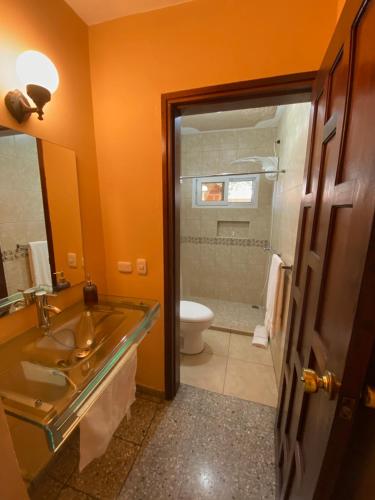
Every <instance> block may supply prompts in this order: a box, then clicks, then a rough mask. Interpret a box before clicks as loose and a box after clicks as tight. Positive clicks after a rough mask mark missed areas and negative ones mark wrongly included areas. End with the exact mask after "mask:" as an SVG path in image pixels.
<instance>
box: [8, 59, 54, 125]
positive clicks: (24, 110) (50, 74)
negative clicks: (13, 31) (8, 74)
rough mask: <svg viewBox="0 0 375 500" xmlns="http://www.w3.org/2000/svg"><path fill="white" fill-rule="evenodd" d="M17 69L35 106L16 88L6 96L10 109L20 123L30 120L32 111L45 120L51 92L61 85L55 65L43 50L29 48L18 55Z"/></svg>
mask: <svg viewBox="0 0 375 500" xmlns="http://www.w3.org/2000/svg"><path fill="white" fill-rule="evenodd" d="M16 70H17V74H18V77H19V79H20V81H21V82H22V83H23V84H24V85H25V86H26V92H27V95H28V96H29V97H30V98H31V99H32V101H33V102H34V104H35V106H30V103H29V101H28V99H27V97H26V96H25V95H24V94H23V93H22V92H21V91H20V90H18V89H16V90H11V91H10V92H8V93H7V95H6V96H5V105H6V107H7V109H8V111H9V112H10V114H11V115H12V116H13V117H14V118H15V119H16V120H17V121H18V123H22V122H24V121H26V120H28V119H29V118H30V115H31V114H32V113H37V115H38V119H39V120H43V115H44V111H43V107H44V106H45V105H46V104H47V102H49V101H50V100H51V94H52V93H53V92H54V91H55V90H56V89H57V87H58V85H59V74H58V72H57V69H56V67H55V65H54V64H53V62H52V61H51V60H50V59H49V58H48V57H47V56H45V55H44V54H42V53H41V52H37V51H35V50H27V51H26V52H23V53H22V54H20V55H19V56H18V58H17V61H16Z"/></svg>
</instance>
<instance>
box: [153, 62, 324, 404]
mask: <svg viewBox="0 0 375 500" xmlns="http://www.w3.org/2000/svg"><path fill="white" fill-rule="evenodd" d="M314 78H315V73H311V72H310V73H303V74H296V75H288V76H285V77H277V78H270V79H263V80H257V81H250V82H240V83H236V84H228V85H223V86H217V87H212V88H204V89H195V90H191V91H186V92H185V91H184V92H177V93H173V94H166V95H163V96H162V111H163V145H164V150H163V163H164V170H163V171H164V222H165V228H166V231H165V240H164V259H165V262H168V266H165V379H166V396H167V398H169V399H172V398H173V397H174V396H175V394H176V392H177V390H178V387H179V384H180V335H179V329H180V325H179V318H180V298H181V296H182V294H181V284H180V266H181V249H180V241H181V235H182V234H181V231H180V216H181V203H182V198H181V183H180V182H181V180H180V177H181V175H182V172H181V167H182V165H181V148H183V147H184V145H183V140H181V137H182V135H181V128H182V127H183V121H184V120H187V119H188V118H187V117H190V119H192V118H193V117H194V116H197V115H206V116H208V114H210V113H218V112H222V113H224V112H228V111H236V110H246V109H247V110H254V109H261V108H263V109H266V108H270V109H273V110H274V112H276V109H277V107H278V106H287V105H293V104H297V103H306V102H309V101H311V93H312V86H313V82H314ZM271 156H274V155H271ZM240 165H241V164H240ZM241 166H242V165H241ZM233 168H235V167H234V166H233ZM260 168H261V165H260ZM248 170H250V169H248ZM223 222H224V223H225V220H224V221H223ZM224 226H225V224H223V225H222V227H221V230H223V231H225V230H226V229H227V228H225V227H224ZM182 236H183V235H182ZM254 239H255V238H254ZM264 240H265V241H266V243H264V241H263V247H267V245H268V246H269V240H268V239H267V238H264ZM270 250H271V248H270ZM264 277H265V280H264V283H265V282H266V278H267V272H266V271H265V272H264ZM260 293H261V292H260ZM260 293H259V295H260ZM260 301H261V298H260V297H259V298H258V299H257V300H252V302H260ZM249 305H250V307H251V305H255V306H256V305H259V304H256V303H255V304H249ZM257 313H258V314H255V315H254V318H255V319H254V321H258V320H259V321H260V322H261V315H262V311H260V313H259V310H258V311H257ZM259 316H260V318H259ZM248 333H250V331H249V332H248ZM280 363H281V361H280Z"/></svg>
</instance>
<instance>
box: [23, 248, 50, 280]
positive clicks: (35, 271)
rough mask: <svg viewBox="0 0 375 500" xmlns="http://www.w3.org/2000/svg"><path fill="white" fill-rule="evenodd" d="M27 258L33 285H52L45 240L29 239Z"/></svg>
mask: <svg viewBox="0 0 375 500" xmlns="http://www.w3.org/2000/svg"><path fill="white" fill-rule="evenodd" d="M29 260H30V268H31V276H32V279H33V286H41V285H45V286H52V278H51V268H50V264H49V255H48V245H47V242H46V241H30V243H29Z"/></svg>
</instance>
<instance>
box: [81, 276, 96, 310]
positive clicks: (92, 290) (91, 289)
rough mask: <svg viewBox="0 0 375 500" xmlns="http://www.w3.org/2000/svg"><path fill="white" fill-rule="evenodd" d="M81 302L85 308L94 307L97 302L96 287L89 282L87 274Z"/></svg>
mask: <svg viewBox="0 0 375 500" xmlns="http://www.w3.org/2000/svg"><path fill="white" fill-rule="evenodd" d="M83 301H84V303H85V305H86V306H87V307H92V306H95V305H96V304H97V303H98V302H99V299H98V289H97V286H96V285H95V283H93V282H92V281H91V278H90V275H89V274H88V275H87V281H86V284H85V286H84V287H83Z"/></svg>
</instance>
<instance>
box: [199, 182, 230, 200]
mask: <svg viewBox="0 0 375 500" xmlns="http://www.w3.org/2000/svg"><path fill="white" fill-rule="evenodd" d="M201 186H202V187H201V200H202V201H223V200H224V182H202V184H201Z"/></svg>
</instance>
